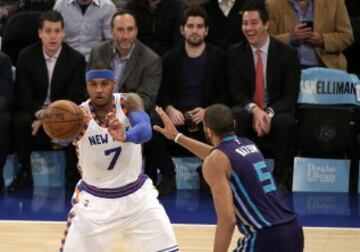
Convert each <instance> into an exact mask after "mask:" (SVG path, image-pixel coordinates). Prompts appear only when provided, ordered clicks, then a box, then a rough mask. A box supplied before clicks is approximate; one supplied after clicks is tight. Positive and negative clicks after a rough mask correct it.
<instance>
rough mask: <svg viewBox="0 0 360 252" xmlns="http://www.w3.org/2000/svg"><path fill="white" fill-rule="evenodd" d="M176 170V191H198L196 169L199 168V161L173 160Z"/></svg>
mask: <svg viewBox="0 0 360 252" xmlns="http://www.w3.org/2000/svg"><path fill="white" fill-rule="evenodd" d="M173 161H174V163H175V169H176V188H177V189H199V188H200V184H199V183H200V182H199V173H198V170H197V169H198V168H199V167H201V164H202V162H201V160H200V159H199V158H196V157H183V158H173Z"/></svg>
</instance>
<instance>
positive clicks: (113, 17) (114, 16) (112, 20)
mask: <svg viewBox="0 0 360 252" xmlns="http://www.w3.org/2000/svg"><path fill="white" fill-rule="evenodd" d="M126 14H128V15H130V16H132V17H133V18H134V20H135V26H137V21H136V17H135V14H134V12H132V11H131V10H125V9H121V10H118V11H117V12H115V14H114V15H113V16H112V18H111V28H114V19H115V18H116V17H117V16H123V15H126Z"/></svg>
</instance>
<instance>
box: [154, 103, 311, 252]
mask: <svg viewBox="0 0 360 252" xmlns="http://www.w3.org/2000/svg"><path fill="white" fill-rule="evenodd" d="M156 110H157V112H158V114H159V116H160V117H161V119H162V121H163V123H164V128H160V127H159V126H154V129H155V130H156V131H158V132H160V133H162V134H163V135H164V136H166V137H167V138H168V139H171V140H174V141H175V142H176V143H178V144H180V145H181V146H183V147H185V148H186V149H188V150H189V151H191V152H192V153H194V154H195V155H196V156H198V157H199V158H201V159H204V162H203V174H204V177H205V180H206V182H207V183H208V184H209V186H210V188H211V192H212V195H213V199H214V205H215V210H216V214H217V227H216V234H215V243H214V250H213V251H214V252H225V251H227V250H228V247H229V244H230V241H231V238H232V235H233V232H234V228H235V225H236V226H237V227H238V229H239V231H240V232H241V233H242V234H243V235H244V237H243V238H242V239H239V241H238V245H237V248H236V249H235V250H234V251H242V252H245V251H249V252H301V251H303V248H304V237H303V231H302V228H301V227H300V226H299V225H298V223H297V220H296V214H295V213H294V212H292V211H291V210H290V209H289V208H288V207H287V206H286V204H285V203H284V202H283V200H282V197H281V196H280V194H279V192H278V190H277V188H276V185H275V183H274V178H273V177H272V175H271V173H270V170H269V168H268V167H267V166H266V163H265V161H264V157H263V155H262V154H261V153H260V151H259V150H258V148H257V146H256V145H255V144H254V143H253V142H252V141H250V140H248V139H246V138H241V137H237V136H235V134H234V127H235V121H234V117H233V114H232V112H231V110H230V109H229V108H228V107H226V106H224V105H220V104H215V105H212V106H210V107H208V108H207V109H206V111H205V115H204V122H203V124H204V131H205V135H206V136H207V138H208V139H209V140H210V142H211V143H212V144H213V145H214V147H213V146H210V145H207V144H204V143H201V142H199V141H196V140H194V139H191V138H189V137H186V136H184V135H183V134H182V133H179V132H178V131H177V130H176V128H175V126H174V124H172V122H171V121H170V119H169V117H168V116H167V115H166V113H165V112H164V111H163V110H162V109H161V108H159V107H157V108H156Z"/></svg>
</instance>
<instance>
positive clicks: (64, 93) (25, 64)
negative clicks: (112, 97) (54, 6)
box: [9, 11, 86, 191]
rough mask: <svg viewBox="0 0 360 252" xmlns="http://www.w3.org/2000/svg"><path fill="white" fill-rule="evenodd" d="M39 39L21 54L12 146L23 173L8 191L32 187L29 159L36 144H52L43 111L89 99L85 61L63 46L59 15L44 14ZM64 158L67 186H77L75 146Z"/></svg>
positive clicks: (18, 175) (62, 28) (63, 33)
mask: <svg viewBox="0 0 360 252" xmlns="http://www.w3.org/2000/svg"><path fill="white" fill-rule="evenodd" d="M39 37H40V39H41V42H37V43H35V44H33V45H31V46H29V47H27V48H25V49H24V50H23V51H21V52H20V55H19V60H18V65H17V68H16V80H15V102H16V103H15V106H16V113H15V115H14V119H13V131H14V141H13V142H14V145H15V146H14V147H15V152H16V154H17V155H18V157H19V161H20V164H21V170H20V172H19V173H18V174H17V176H16V178H15V180H14V181H13V183H12V184H11V185H10V187H9V191H16V190H21V189H23V188H25V187H26V186H29V185H31V184H32V176H31V174H32V173H31V162H30V155H31V149H32V146H33V143H34V141H36V140H38V139H40V138H41V139H44V141H47V142H50V139H49V138H48V137H46V135H45V133H44V131H43V129H42V127H41V120H40V119H41V118H42V116H43V113H44V108H46V107H47V106H48V105H49V104H50V103H51V102H53V101H56V100H59V99H67V100H71V101H74V102H76V103H80V102H81V101H83V100H85V96H86V95H85V94H86V91H85V65H86V63H85V59H84V57H83V56H82V55H81V54H80V53H79V52H77V51H75V50H74V49H72V48H71V47H69V46H68V45H67V44H65V43H63V39H64V37H65V32H64V21H63V17H62V16H61V14H59V13H58V12H56V11H48V12H44V13H42V14H41V17H40V26H39ZM65 154H66V175H67V177H68V180H69V181H68V182H70V183H75V182H77V179H78V178H79V176H78V174H76V172H77V171H76V166H77V159H76V152H75V149H74V148H73V147H72V145H70V146H68V147H67V148H66V149H65ZM76 175H77V177H74V176H76ZM70 179H72V180H70ZM70 185H71V186H73V185H74V184H70Z"/></svg>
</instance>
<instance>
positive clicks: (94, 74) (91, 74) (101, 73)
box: [86, 70, 115, 81]
mask: <svg viewBox="0 0 360 252" xmlns="http://www.w3.org/2000/svg"><path fill="white" fill-rule="evenodd" d="M92 79H108V80H113V81H115V75H114V72H113V71H111V70H90V71H87V72H86V81H89V80H92Z"/></svg>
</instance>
